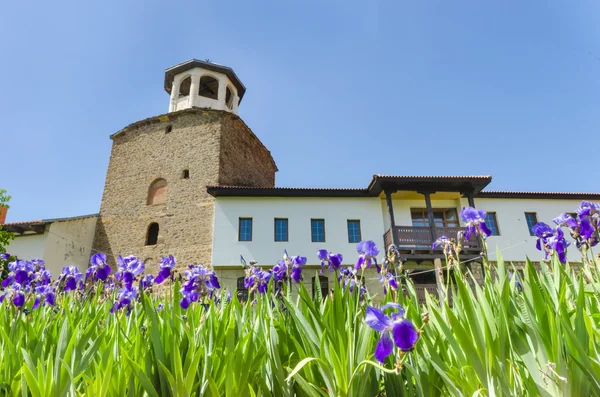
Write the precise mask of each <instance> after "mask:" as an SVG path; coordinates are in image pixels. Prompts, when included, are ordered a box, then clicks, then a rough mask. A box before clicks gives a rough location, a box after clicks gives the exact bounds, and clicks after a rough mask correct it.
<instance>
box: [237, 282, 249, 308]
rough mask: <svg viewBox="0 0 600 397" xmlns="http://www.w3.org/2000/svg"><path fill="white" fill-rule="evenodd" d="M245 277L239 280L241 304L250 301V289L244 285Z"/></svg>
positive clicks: (238, 288)
mask: <svg viewBox="0 0 600 397" xmlns="http://www.w3.org/2000/svg"><path fill="white" fill-rule="evenodd" d="M244 279H245V277H240V278H238V279H237V297H238V300H239V301H240V302H246V301H247V300H248V288H246V285H245V284H244Z"/></svg>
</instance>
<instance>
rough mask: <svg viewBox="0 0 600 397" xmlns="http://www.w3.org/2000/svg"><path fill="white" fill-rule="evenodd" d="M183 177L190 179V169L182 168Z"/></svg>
mask: <svg viewBox="0 0 600 397" xmlns="http://www.w3.org/2000/svg"><path fill="white" fill-rule="evenodd" d="M183 179H190V170H183Z"/></svg>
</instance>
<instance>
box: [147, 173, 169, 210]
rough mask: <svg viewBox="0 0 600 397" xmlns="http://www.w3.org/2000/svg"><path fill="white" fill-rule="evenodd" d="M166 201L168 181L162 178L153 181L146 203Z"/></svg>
mask: <svg viewBox="0 0 600 397" xmlns="http://www.w3.org/2000/svg"><path fill="white" fill-rule="evenodd" d="M165 201H167V181H165V180H164V179H162V178H160V179H157V180H155V181H154V182H152V184H151V185H150V189H148V200H147V202H146V204H148V205H154V204H164V203H165Z"/></svg>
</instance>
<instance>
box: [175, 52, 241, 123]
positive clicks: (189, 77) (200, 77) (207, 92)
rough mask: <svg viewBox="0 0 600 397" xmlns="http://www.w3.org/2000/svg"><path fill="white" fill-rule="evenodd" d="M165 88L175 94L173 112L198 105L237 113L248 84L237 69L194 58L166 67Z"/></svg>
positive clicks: (198, 106)
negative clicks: (245, 84)
mask: <svg viewBox="0 0 600 397" xmlns="http://www.w3.org/2000/svg"><path fill="white" fill-rule="evenodd" d="M165 91H167V92H168V93H169V94H170V95H171V100H170V102H169V112H175V111H177V110H183V109H189V108H192V107H197V108H210V109H217V110H225V111H227V112H231V113H235V114H237V112H238V105H239V103H240V101H241V100H242V97H243V96H244V93H245V92H246V87H244V85H243V84H242V82H241V81H240V79H239V78H238V77H237V76H236V74H235V72H234V71H233V69H231V68H228V67H227V66H221V65H218V64H216V63H212V62H209V61H199V60H197V59H190V60H189V61H186V62H183V63H180V64H179V65H175V66H172V67H170V68H169V69H167V70H166V72H165Z"/></svg>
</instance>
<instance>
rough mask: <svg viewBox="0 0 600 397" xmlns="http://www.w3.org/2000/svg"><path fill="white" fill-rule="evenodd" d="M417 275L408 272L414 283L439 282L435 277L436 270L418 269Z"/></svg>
mask: <svg viewBox="0 0 600 397" xmlns="http://www.w3.org/2000/svg"><path fill="white" fill-rule="evenodd" d="M415 273H416V274H415V275H412V274H410V273H408V277H409V278H410V279H411V280H412V282H413V284H437V279H436V278H435V270H433V269H432V270H431V271H429V272H428V271H423V270H417V271H416V272H415Z"/></svg>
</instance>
